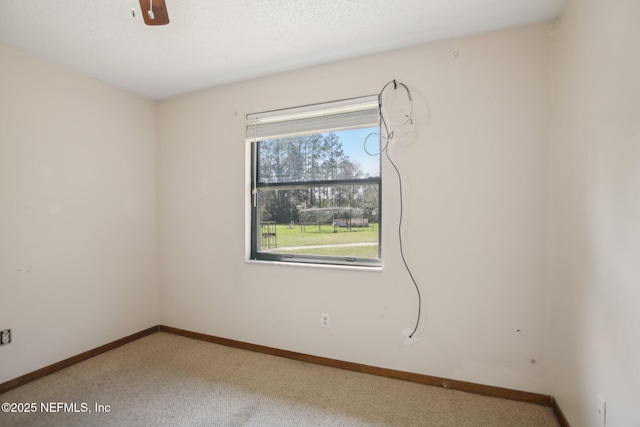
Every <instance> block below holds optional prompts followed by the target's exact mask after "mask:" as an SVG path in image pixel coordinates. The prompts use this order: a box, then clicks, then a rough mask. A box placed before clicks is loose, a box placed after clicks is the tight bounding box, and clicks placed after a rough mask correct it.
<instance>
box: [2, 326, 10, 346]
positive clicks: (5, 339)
mask: <svg viewBox="0 0 640 427" xmlns="http://www.w3.org/2000/svg"><path fill="white" fill-rule="evenodd" d="M10 342H11V329H4V330H2V331H0V345H5V344H9V343H10Z"/></svg>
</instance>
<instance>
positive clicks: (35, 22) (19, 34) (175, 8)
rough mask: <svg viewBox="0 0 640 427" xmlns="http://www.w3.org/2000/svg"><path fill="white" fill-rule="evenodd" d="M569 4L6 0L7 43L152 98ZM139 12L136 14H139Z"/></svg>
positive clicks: (503, 22) (543, 16) (538, 18)
mask: <svg viewBox="0 0 640 427" xmlns="http://www.w3.org/2000/svg"><path fill="white" fill-rule="evenodd" d="M565 3H566V0H166V4H167V10H168V12H169V17H170V20H171V22H170V24H169V25H166V26H157V27H149V26H146V25H144V23H143V20H142V15H141V11H140V5H139V3H138V0H106V1H105V0H102V1H98V0H38V1H36V0H0V43H2V44H4V45H6V46H10V47H13V48H16V49H18V50H21V51H24V52H27V53H30V54H33V55H35V56H38V57H41V58H45V59H48V60H50V61H53V62H55V63H58V64H61V65H64V66H67V67H70V68H72V69H75V70H77V71H80V72H82V73H84V74H87V75H89V76H91V77H94V78H96V79H98V80H102V81H104V82H107V83H110V84H113V85H115V86H119V87H121V88H124V89H126V90H129V91H131V92H134V93H137V94H140V95H142V96H145V97H147V98H151V99H162V98H167V97H171V96H175V95H179V94H183V93H187V92H191V91H195V90H199V89H203V88H207V87H211V86H216V85H221V84H225V83H230V82H235V81H240V80H245V79H249V78H253V77H259V76H263V75H267V74H273V73H277V72H281V71H286V70H292V69H297V68H302V67H307V66H310V65H314V64H321V63H326V62H331V61H336V60H340V59H345V58H351V57H356V56H362V55H366V54H371V53H376V52H383V51H387V50H391V49H396V48H402V47H407V46H413V45H416V44H420V43H426V42H430V41H434V40H441V39H446V38H453V37H459V36H465V35H470V34H476V33H482V32H487V31H491V30H496V29H502V28H508V27H514V26H519V25H525V24H532V23H537V22H544V21H550V20H553V19H555V18H556V17H558V16H559V14H560V13H561V11H562V9H563V8H564V6H565ZM133 8H135V11H136V17H135V18H134V17H133V16H132V13H131V11H132V9H133Z"/></svg>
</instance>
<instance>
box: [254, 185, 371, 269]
mask: <svg viewBox="0 0 640 427" xmlns="http://www.w3.org/2000/svg"><path fill="white" fill-rule="evenodd" d="M379 197H380V187H379V185H378V184H360V185H348V186H313V187H300V188H294V189H284V190H283V189H273V188H266V189H261V190H259V192H258V200H259V202H258V206H259V212H260V219H259V225H260V227H259V230H257V231H258V233H259V235H260V244H259V251H261V252H269V253H276V254H294V255H322V256H336V257H354V258H379V255H380V249H379V238H380V233H379V203H380V201H379Z"/></svg>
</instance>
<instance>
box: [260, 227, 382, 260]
mask: <svg viewBox="0 0 640 427" xmlns="http://www.w3.org/2000/svg"><path fill="white" fill-rule="evenodd" d="M276 234H277V241H278V247H277V248H272V249H271V251H272V252H283V253H290V254H309V255H333V256H349V257H365V258H378V245H377V244H375V245H369V246H347V247H344V246H342V247H324V248H315V247H314V248H304V249H303V248H298V247H300V246H322V245H345V244H349V243H378V224H370V225H369V227H353V228H352V229H351V231H349V230H347V229H346V228H340V227H337V228H336V229H335V231H334V228H333V226H332V225H321V226H320V228H318V225H307V226H305V227H304V228H301V227H300V226H299V225H294V226H293V227H291V228H290V227H289V225H286V224H278V225H276ZM291 247H295V248H296V249H284V250H283V248H291ZM265 249H266V248H265Z"/></svg>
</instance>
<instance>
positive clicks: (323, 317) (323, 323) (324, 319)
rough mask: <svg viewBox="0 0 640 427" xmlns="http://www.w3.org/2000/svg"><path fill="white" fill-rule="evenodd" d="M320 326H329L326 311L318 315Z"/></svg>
mask: <svg viewBox="0 0 640 427" xmlns="http://www.w3.org/2000/svg"><path fill="white" fill-rule="evenodd" d="M320 326H322V327H323V328H328V327H329V315H328V314H327V313H322V314H321V315H320Z"/></svg>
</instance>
